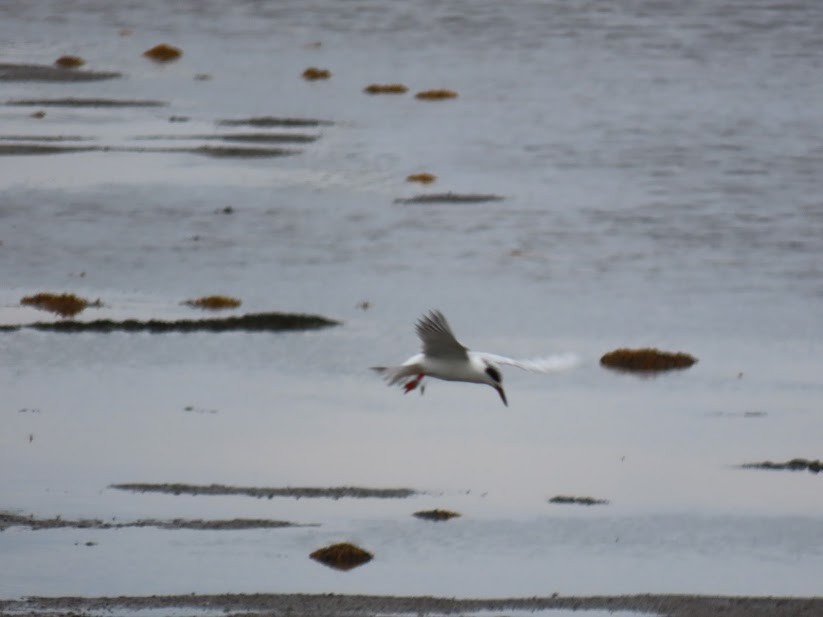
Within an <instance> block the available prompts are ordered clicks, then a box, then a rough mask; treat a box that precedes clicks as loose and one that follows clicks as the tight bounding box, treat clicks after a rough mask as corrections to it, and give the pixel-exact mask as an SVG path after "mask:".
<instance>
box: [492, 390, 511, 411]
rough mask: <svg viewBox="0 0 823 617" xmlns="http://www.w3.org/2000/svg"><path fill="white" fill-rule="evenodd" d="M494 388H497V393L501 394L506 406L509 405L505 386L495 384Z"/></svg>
mask: <svg viewBox="0 0 823 617" xmlns="http://www.w3.org/2000/svg"><path fill="white" fill-rule="evenodd" d="M494 389H495V390H497V393H498V394H499V395H500V398H501V399H503V404H504V405H505V406H506V407H508V406H509V402H508V401H507V400H506V393H505V392H504V391H503V386H495V387H494Z"/></svg>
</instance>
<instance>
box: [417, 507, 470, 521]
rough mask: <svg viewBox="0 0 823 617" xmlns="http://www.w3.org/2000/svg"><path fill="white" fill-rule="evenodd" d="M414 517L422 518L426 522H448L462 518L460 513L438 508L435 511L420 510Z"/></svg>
mask: <svg viewBox="0 0 823 617" xmlns="http://www.w3.org/2000/svg"><path fill="white" fill-rule="evenodd" d="M414 516H416V517H417V518H422V519H423V520H426V521H448V520H451V519H453V518H457V517H458V516H460V513H458V512H452V511H451V510H441V509H439V508H437V509H434V510H420V511H419V512H415V513H414Z"/></svg>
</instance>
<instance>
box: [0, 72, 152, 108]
mask: <svg viewBox="0 0 823 617" xmlns="http://www.w3.org/2000/svg"><path fill="white" fill-rule="evenodd" d="M61 72H62V73H66V74H67V75H77V73H78V72H77V71H71V72H69V71H61ZM6 105H10V106H13V107H166V106H168V103H167V102H165V101H155V100H138V99H95V98H89V99H81V98H65V99H11V100H9V101H6Z"/></svg>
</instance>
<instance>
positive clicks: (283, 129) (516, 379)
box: [0, 0, 823, 596]
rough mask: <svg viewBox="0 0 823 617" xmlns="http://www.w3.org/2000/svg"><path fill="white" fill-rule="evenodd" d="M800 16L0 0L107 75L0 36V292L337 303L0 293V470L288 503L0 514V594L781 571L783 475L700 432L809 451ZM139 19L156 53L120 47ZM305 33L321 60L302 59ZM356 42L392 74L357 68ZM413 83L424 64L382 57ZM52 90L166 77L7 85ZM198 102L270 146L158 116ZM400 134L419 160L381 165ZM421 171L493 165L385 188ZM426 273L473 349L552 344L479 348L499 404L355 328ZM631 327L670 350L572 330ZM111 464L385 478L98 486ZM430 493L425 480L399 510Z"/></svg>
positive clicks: (651, 7) (726, 589) (738, 589)
mask: <svg viewBox="0 0 823 617" xmlns="http://www.w3.org/2000/svg"><path fill="white" fill-rule="evenodd" d="M81 4H82V6H81ZM821 22H823V10H822V9H820V8H818V7H817V6H816V5H813V4H811V3H808V5H807V4H804V3H799V4H795V5H791V6H788V5H787V6H781V7H776V6H773V4H771V3H768V2H747V3H745V5H743V4H740V3H733V4H725V5H724V6H723V7H718V6H715V5H714V4H711V3H708V4H697V5H682V6H681V5H676V6H674V5H671V6H670V5H668V4H665V3H656V2H616V3H611V4H609V5H608V6H605V5H603V6H600V5H597V6H594V5H591V6H590V5H580V4H569V3H560V2H539V3H538V2H527V1H518V2H513V3H507V4H506V5H503V4H500V3H496V2H462V1H459V2H449V3H442V2H436V1H434V0H418V1H415V2H406V3H385V2H377V1H374V2H359V3H357V4H355V5H352V4H350V3H345V4H340V3H334V2H317V3H315V5H314V6H313V7H312V10H306V7H305V4H304V3H302V2H278V3H273V4H272V3H263V4H261V3H258V2H235V3H232V4H231V6H227V5H225V3H217V2H199V3H197V4H196V5H191V6H187V7H184V8H182V9H181V8H179V7H178V8H171V7H160V6H157V7H152V6H143V5H122V4H112V3H99V4H95V3H93V2H92V3H88V2H84V3H73V2H69V3H66V2H59V3H58V2H38V3H30V2H6V3H4V4H3V5H2V6H1V7H0V38H2V40H4V41H7V42H8V44H7V46H6V49H5V50H4V58H3V60H4V62H7V63H11V64H18V65H19V64H39V65H51V64H52V63H53V62H54V59H56V58H57V57H59V56H60V55H63V54H65V53H72V54H77V55H80V56H82V57H83V58H85V59H86V61H87V67H88V69H89V70H94V71H98V70H99V71H117V72H120V73H122V75H123V77H121V78H117V79H110V80H106V81H93V82H81V81H77V80H72V81H63V82H54V81H49V82H43V81H32V80H30V79H20V71H16V72H14V71H13V72H12V73H8V72H6V73H3V72H0V80H3V92H4V95H3V101H0V102H2V103H3V104H2V105H0V140H2V143H3V148H5V150H4V156H2V161H3V174H2V177H0V187H2V189H3V199H2V200H1V201H0V281H2V283H0V315H2V317H3V323H21V322H27V321H30V320H32V315H31V310H30V309H23V308H20V307H19V306H18V302H19V300H20V298H21V297H23V296H24V295H29V294H31V293H36V292H39V291H56V292H59V291H64V290H66V291H72V292H76V293H78V294H80V295H83V296H85V297H89V298H98V297H99V298H101V300H102V301H103V303H104V304H105V307H106V308H105V310H106V311H107V314H110V315H115V316H117V317H118V318H120V317H122V318H123V319H128V318H151V317H156V318H164V317H169V316H171V317H175V318H179V317H181V316H186V315H190V313H188V312H187V310H188V309H186V308H184V307H181V306H180V305H179V303H180V302H181V301H182V300H184V299H186V298H192V297H200V296H203V295H209V294H214V293H220V294H227V295H231V296H234V297H238V298H240V299H242V301H243V307H244V310H248V311H249V312H262V311H271V310H278V311H295V312H309V313H318V314H323V315H327V316H328V317H331V318H334V319H340V320H341V321H343V326H342V327H339V328H335V329H331V330H325V331H322V332H311V333H290V334H269V333H267V334H242V333H225V334H220V335H215V334H188V335H180V334H169V335H150V334H123V333H113V334H107V335H101V334H91V333H84V334H77V335H61V334H53V333H44V332H32V331H21V332H11V333H8V332H6V333H0V389H1V390H2V392H3V401H2V404H0V469H2V470H3V472H2V474H0V489H2V494H3V495H4V497H5V502H6V503H5V506H4V507H6V508H9V509H11V510H13V511H15V512H20V513H24V514H28V513H31V514H36V515H41V516H58V515H61V516H63V517H65V518H72V519H75V518H82V517H89V518H97V519H103V520H106V519H109V518H111V517H116V518H118V519H123V520H135V519H138V518H158V519H163V520H165V519H169V518H174V517H178V516H180V517H187V518H193V519H194V518H215V519H217V518H234V517H259V518H276V519H283V520H295V521H297V522H305V523H320V525H321V526H320V527H319V528H311V529H299V530H280V529H278V530H267V531H259V530H258V531H245V532H234V531H213V532H203V531H168V530H144V529H139V530H133V529H119V530H105V533H104V532H103V530H96V531H95V530H51V531H29V530H26V529H20V528H14V529H9V530H7V531H6V532H4V533H2V534H0V544H2V546H3V553H4V554H7V555H11V556H13V558H11V559H9V560H5V561H4V563H5V564H6V565H5V566H0V567H2V568H3V571H2V572H0V574H2V576H0V581H2V582H0V595H2V596H15V595H26V594H57V593H107V594H111V593H143V592H144V593H164V592H168V593H179V592H187V591H215V590H216V591H224V590H227V589H229V590H232V591H261V590H271V589H272V586H278V585H279V587H278V590H282V591H287V590H288V591H314V592H318V591H319V592H331V591H340V592H357V591H362V592H364V593H390V592H391V593H425V594H429V593H431V594H436V593H442V594H445V595H450V596H451V595H459V594H462V595H477V594H479V593H495V594H500V595H509V594H512V595H513V594H525V595H534V594H546V593H551V592H553V591H555V590H558V591H561V592H565V593H571V592H580V593H607V592H616V593H619V592H626V591H636V592H643V591H672V592H684V591H697V592H703V593H753V592H757V593H774V594H791V593H798V594H803V593H806V594H808V593H816V592H817V589H816V585H817V581H815V580H813V579H812V577H811V574H810V573H813V572H817V571H819V569H820V565H821V555H820V553H819V551H818V550H817V549H816V548H814V547H816V546H819V545H820V543H819V528H820V520H819V519H818V518H813V517H814V516H816V515H815V514H814V513H816V512H819V510H820V506H821V497H820V495H821V493H820V491H819V490H818V484H819V478H818V477H817V476H816V475H814V474H809V473H805V472H804V473H800V472H796V473H792V472H762V471H756V470H741V469H739V468H737V465H739V464H741V463H745V462H749V461H753V460H778V461H782V460H790V459H792V458H796V457H803V458H808V459H816V458H819V452H818V451H817V448H818V447H819V443H818V442H819V439H818V438H817V436H819V435H820V432H821V428H823V427H821V419H820V413H819V411H820V410H819V401H820V398H821V395H823V383H821V380H820V374H821V370H820V369H821V362H820V350H821V343H822V342H823V329H821V321H820V318H819V311H817V310H815V309H816V307H817V305H818V304H819V300H820V298H821V296H823V244H821V241H820V238H823V208H821V206H820V203H819V193H820V190H819V188H820V187H819V181H818V175H819V174H818V173H817V170H818V168H819V166H820V162H821V152H823V133H821V130H820V127H819V118H818V114H817V110H818V109H819V108H820V107H821V103H823V101H821V98H823V87H822V86H821V82H820V80H819V79H817V78H816V76H817V74H818V72H819V71H818V68H819V67H818V65H819V63H820V59H821V54H823V49H821V45H820V40H819V34H818V33H819V31H820V29H821V26H823V24H822V23H821ZM159 41H167V42H168V43H170V44H175V45H179V46H180V47H181V48H182V49H183V50H184V54H183V57H182V58H181V59H180V60H178V61H177V62H175V63H171V64H168V65H166V66H162V67H160V66H156V65H154V64H152V63H150V62H147V61H146V60H145V59H144V58H142V56H141V54H142V51H143V50H145V49H147V48H148V47H150V46H151V45H154V44H156V43H157V42H159ZM308 66H324V67H326V66H327V67H329V69H330V70H331V71H332V78H331V79H329V80H326V81H324V82H322V83H307V82H305V81H304V80H303V79H302V78H301V77H300V75H301V73H302V72H303V70H304V69H305V68H306V67H308ZM204 74H208V75H210V76H211V79H208V80H204V79H202V78H198V76H202V75H204ZM9 75H12V77H9ZM394 82H398V83H404V84H407V85H408V86H409V94H406V95H398V96H392V97H373V96H368V95H366V94H364V93H363V92H362V90H363V88H364V87H365V86H366V85H368V84H370V83H394ZM434 88H448V89H452V90H454V91H456V92H459V93H460V96H459V97H458V98H456V99H453V100H448V101H439V102H422V101H418V100H416V99H415V98H414V96H413V93H414V92H418V91H421V90H425V89H434ZM15 100H17V101H19V100H29V101H32V102H33V103H37V102H38V101H39V103H37V104H32V105H27V106H20V105H16V104H6V103H9V102H13V101H15ZM59 100H74V101H77V100H81V101H82V100H98V101H100V100H108V101H164V102H168V105H167V106H163V107H129V106H126V107H119V106H118V107H111V106H109V107H82V106H81V107H78V106H77V105H70V104H63V105H49V106H48V107H45V106H44V103H43V102H44V101H59ZM254 119H258V120H259V119H268V122H269V124H268V125H265V126H255V127H254V129H253V130H252V131H251V132H250V130H249V127H248V126H246V125H245V123H248V122H250V121H252V120H254ZM226 121H228V124H227V123H226ZM271 121H276V124H275V125H271V124H270V122H271ZM303 121H310V129H307V128H306V126H304V124H305V122H303ZM232 122H234V124H232ZM238 122H240V123H241V124H237V123H238ZM284 124H285V126H284ZM309 133H310V134H309ZM147 136H149V137H151V138H152V139H151V142H150V145H151V147H150V148H147V147H146V145H147V142H146V140H145V138H146V137H147ZM217 139H220V140H224V141H226V142H227V143H231V142H232V140H241V141H240V142H238V143H241V144H242V147H244V148H245V147H247V146H248V147H258V146H261V145H266V144H268V145H273V144H280V143H283V144H286V147H288V148H289V149H290V152H291V149H292V148H294V154H293V156H288V157H273V158H271V157H270V158H264V157H245V156H228V157H214V156H207V157H199V156H192V155H191V153H192V152H198V151H202V149H203V148H212V149H213V148H214V147H215V145H214V144H215V140H217ZM250 139H251V140H252V141H251V145H250V143H249V141H248V140H250ZM255 144H256V145H255ZM32 146H37V147H40V148H41V149H42V148H52V147H66V148H73V149H76V150H78V151H76V152H72V153H62V154H60V155H59V156H58V155H56V154H48V153H46V152H45V151H40V152H39V153H37V154H36V155H34V154H32V153H31V147H32ZM15 148H18V150H15ZM89 148H92V150H91V151H89ZM26 149H28V150H26ZM182 150H185V151H182ZM232 151H233V152H235V154H236V153H237V151H236V150H232ZM25 152H29V155H27V156H23V154H24V153H25ZM422 169H425V170H428V171H431V172H432V173H433V174H435V175H436V176H437V180H436V182H434V183H433V184H432V185H430V186H428V187H421V186H416V185H413V184H409V183H407V182H406V177H407V176H408V175H409V174H411V173H415V172H418V171H420V170H422ZM421 193H423V194H427V195H429V198H428V201H431V195H435V196H437V195H450V194H452V195H493V196H500V197H503V199H502V200H495V201H490V202H486V203H451V202H447V203H425V202H426V201H427V200H426V199H425V198H424V199H423V202H424V203H415V204H407V203H402V200H408V199H410V198H413V197H415V196H416V195H418V194H421ZM396 200H400V203H395V201H396ZM433 308H440V309H442V310H443V311H444V312H445V313H446V314H447V315H448V317H449V319H450V321H451V322H452V324H453V325H454V327H455V329H456V331H457V333H458V335H459V336H460V337H461V339H464V340H465V341H466V342H469V343H471V345H472V346H473V347H476V348H478V349H484V350H487V351H490V352H495V353H501V354H505V355H509V356H514V357H535V356H543V355H546V354H552V353H562V352H574V353H576V354H578V355H579V356H580V357H582V358H584V362H583V363H582V364H581V365H580V366H579V367H576V368H575V369H573V370H570V371H567V372H561V373H558V374H554V375H551V376H540V377H538V376H534V375H527V374H522V373H518V372H516V371H507V372H506V375H505V379H506V387H507V392H508V394H509V398H510V403H511V407H510V408H508V409H502V408H501V406H500V403H499V401H498V400H496V399H495V398H494V396H493V393H490V392H488V391H486V390H488V389H486V388H478V387H473V386H471V385H466V384H448V383H439V382H435V383H431V384H429V387H428V388H427V391H426V393H425V396H423V397H422V398H421V397H419V396H417V395H409V396H403V395H402V394H401V393H399V392H398V391H396V390H393V389H389V388H386V387H385V386H384V385H383V384H382V383H381V382H380V381H379V379H376V378H375V377H374V376H373V375H372V374H371V373H370V371H368V368H367V367H369V366H373V365H376V364H386V363H390V362H395V361H402V360H403V359H404V358H405V357H407V356H408V355H409V354H410V353H411V352H412V351H413V350H414V349H415V348H416V346H417V344H418V343H417V341H416V339H415V337H414V333H413V323H414V320H415V319H416V318H417V317H419V315H420V314H422V313H423V312H424V311H426V310H429V309H433ZM646 345H651V346H657V347H661V348H668V349H678V350H683V351H685V352H688V353H690V354H692V355H695V356H696V357H697V358H698V359H699V362H698V364H697V365H695V366H694V367H692V368H690V369H689V370H688V371H686V372H684V373H681V374H678V375H667V376H662V377H659V378H656V379H649V380H642V379H637V378H635V377H633V376H626V375H614V374H611V373H608V372H606V371H603V370H602V369H600V368H599V366H598V364H597V360H598V359H599V357H600V355H601V354H602V353H604V352H606V351H608V350H610V349H613V348H616V347H620V346H646ZM187 410H208V412H209V413H191V412H190V411H187ZM121 482H188V483H196V484H209V483H221V484H227V485H237V486H257V487H278V486H280V487H287V486H317V487H327V486H348V485H357V486H370V487H377V488H381V487H382V488H395V487H411V488H414V489H417V490H420V491H422V492H423V494H422V495H421V496H418V497H415V498H413V499H411V500H409V501H404V500H397V501H390V502H389V501H385V500H380V501H379V502H373V501H366V502H360V501H356V502H353V501H349V500H345V499H341V500H339V501H334V502H329V501H313V500H306V499H301V500H293V499H272V500H268V499H251V498H246V499H241V498H237V497H192V496H182V495H181V496H158V495H124V494H119V493H118V491H114V490H111V489H108V488H107V487H108V486H109V485H111V484H114V483H121ZM554 495H573V496H591V497H594V498H598V499H605V500H608V501H609V504H608V505H607V506H598V508H597V509H594V510H593V509H587V508H585V507H581V506H567V505H556V504H549V503H548V502H547V500H548V499H549V498H550V497H552V496H554ZM435 507H442V508H448V509H452V510H457V511H459V512H461V514H462V515H463V516H461V517H460V518H459V519H456V520H455V521H450V522H448V523H445V524H443V525H442V526H435V524H432V523H428V522H425V521H417V520H415V519H414V518H413V517H412V516H411V513H412V512H414V511H416V510H420V509H422V508H435ZM809 517H812V518H809ZM340 539H349V540H355V541H358V542H359V543H362V544H363V545H364V546H366V547H367V548H368V547H371V548H374V550H375V552H376V555H377V558H376V559H375V562H374V563H372V564H369V565H368V566H367V567H365V568H363V569H362V570H361V571H357V572H353V573H351V575H352V576H350V577H349V578H340V575H339V573H332V572H325V571H321V570H322V569H320V568H319V567H318V566H316V564H313V563H311V562H310V561H309V560H308V559H307V558H304V557H305V555H307V554H308V553H309V552H310V551H311V550H314V549H315V548H317V547H319V546H321V545H323V544H324V543H328V542H332V541H337V540H340ZM88 541H92V542H94V543H95V544H93V545H91V546H86V542H88ZM158 562H160V563H161V565H160V566H158V567H159V568H160V569H158V570H153V569H150V568H147V567H146V564H149V563H151V564H157V563H158ZM65 563H72V564H75V566H74V567H72V568H71V569H70V572H69V573H68V574H67V573H66V568H65ZM661 564H665V566H666V567H665V568H664V567H661ZM58 568H59V570H58ZM501 571H503V572H511V573H514V574H513V575H512V576H511V577H501V576H500V572H501ZM729 573H734V575H730V574H729Z"/></svg>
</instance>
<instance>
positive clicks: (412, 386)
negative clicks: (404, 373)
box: [403, 373, 425, 394]
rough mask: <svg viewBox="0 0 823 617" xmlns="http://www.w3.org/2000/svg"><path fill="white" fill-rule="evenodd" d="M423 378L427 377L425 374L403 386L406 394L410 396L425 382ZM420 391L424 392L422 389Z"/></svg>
mask: <svg viewBox="0 0 823 617" xmlns="http://www.w3.org/2000/svg"><path fill="white" fill-rule="evenodd" d="M423 377H425V375H424V374H423V373H420V374H419V375H418V376H417V377H415V378H414V379H410V380H409V381H407V382H406V383H405V384H403V389H404V390H405V391H406V394H408V393H409V392H411V391H412V390H414V389H415V388H416V387H417V386H418V385H420V382H421V381H422V380H423ZM420 391H421V392H422V391H423V388H421V389H420Z"/></svg>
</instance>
